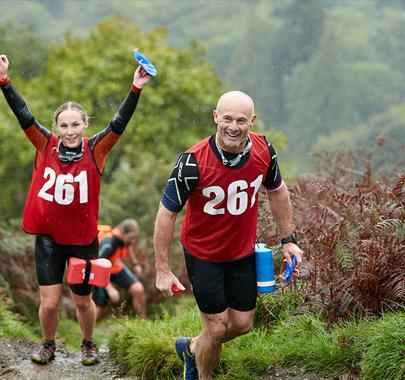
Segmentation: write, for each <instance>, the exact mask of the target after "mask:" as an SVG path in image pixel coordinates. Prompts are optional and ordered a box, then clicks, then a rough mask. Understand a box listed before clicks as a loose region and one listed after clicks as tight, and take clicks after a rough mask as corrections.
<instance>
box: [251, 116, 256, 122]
mask: <svg viewBox="0 0 405 380" xmlns="http://www.w3.org/2000/svg"><path fill="white" fill-rule="evenodd" d="M255 121H256V115H253V116H252V119H251V122H250V123H251V124H254V122H255Z"/></svg>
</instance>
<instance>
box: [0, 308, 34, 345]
mask: <svg viewBox="0 0 405 380" xmlns="http://www.w3.org/2000/svg"><path fill="white" fill-rule="evenodd" d="M3 337H15V338H29V339H36V336H35V334H34V333H33V332H32V330H31V329H30V328H29V327H28V326H27V325H26V324H25V323H24V322H22V321H19V320H18V319H17V318H16V315H15V314H13V313H11V312H10V311H9V310H6V309H5V308H4V307H3V306H0V338H3Z"/></svg>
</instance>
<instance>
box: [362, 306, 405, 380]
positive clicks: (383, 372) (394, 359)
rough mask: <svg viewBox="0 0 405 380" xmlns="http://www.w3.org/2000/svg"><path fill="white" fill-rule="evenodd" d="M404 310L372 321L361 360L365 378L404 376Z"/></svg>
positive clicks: (368, 379)
mask: <svg viewBox="0 0 405 380" xmlns="http://www.w3.org/2000/svg"><path fill="white" fill-rule="evenodd" d="M404 326H405V312H403V313H398V314H392V315H387V316H384V318H382V319H381V320H378V321H376V322H375V323H374V325H373V326H372V328H371V329H370V331H369V332H370V333H369V335H368V336H367V341H366V342H365V344H366V345H367V346H368V349H367V350H366V352H365V353H364V356H363V359H362V361H361V373H362V377H363V378H364V379H367V380H380V379H387V380H388V379H390V380H401V379H404V378H405V332H404Z"/></svg>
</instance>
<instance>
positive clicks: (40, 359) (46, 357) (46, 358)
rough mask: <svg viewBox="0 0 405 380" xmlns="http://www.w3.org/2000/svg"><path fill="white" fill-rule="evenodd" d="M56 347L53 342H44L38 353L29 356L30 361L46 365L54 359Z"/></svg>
mask: <svg viewBox="0 0 405 380" xmlns="http://www.w3.org/2000/svg"><path fill="white" fill-rule="evenodd" d="M55 350H56V345H55V341H54V340H44V342H43V343H42V347H41V348H40V350H39V351H38V352H35V353H34V354H32V356H31V360H32V361H33V362H34V363H36V364H48V363H49V362H50V361H51V360H53V359H55Z"/></svg>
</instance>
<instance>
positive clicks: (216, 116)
mask: <svg viewBox="0 0 405 380" xmlns="http://www.w3.org/2000/svg"><path fill="white" fill-rule="evenodd" d="M212 115H213V116H214V121H215V123H218V112H217V110H213V111H212Z"/></svg>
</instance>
